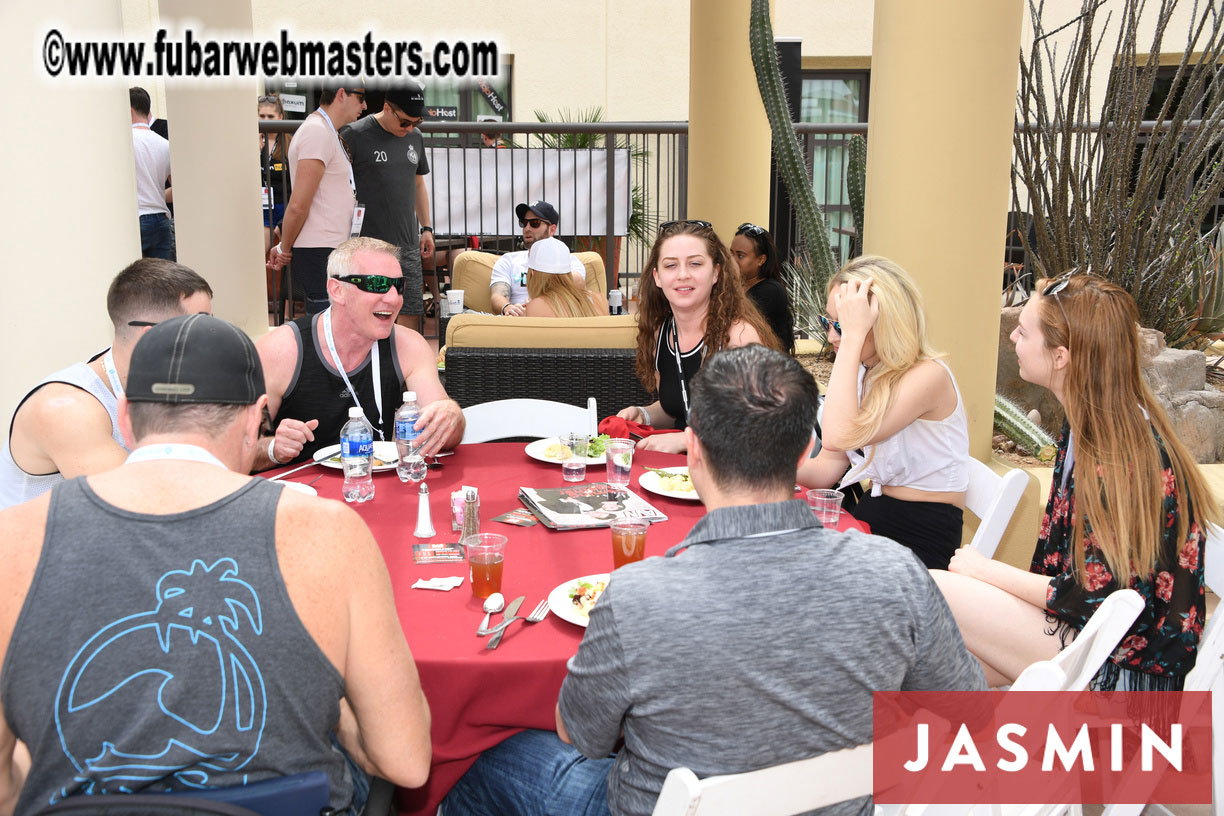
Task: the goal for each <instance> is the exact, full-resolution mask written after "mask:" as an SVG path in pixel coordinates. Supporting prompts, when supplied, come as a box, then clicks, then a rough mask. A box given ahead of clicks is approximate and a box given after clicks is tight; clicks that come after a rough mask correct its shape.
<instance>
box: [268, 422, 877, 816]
mask: <svg viewBox="0 0 1224 816" xmlns="http://www.w3.org/2000/svg"><path fill="white" fill-rule="evenodd" d="M438 461H439V462H440V463H441V464H442V467H440V468H431V469H430V470H429V471H428V475H427V477H426V480H425V484H426V485H428V487H429V491H430V495H429V504H430V510H431V516H432V521H433V526H434V529H435V530H436V535H434V536H433V537H432V538H417V537H416V536H415V535H414V532H415V529H416V524H417V509H418V487H417V486H416V485H414V484H411V483H407V484H405V483H402V482H400V480H399V478H398V477H397V476H396V473H395V471H394V470H389V471H386V472H383V473H377V474H375V477H374V483H375V494H374V498H373V499H372V500H371V501H368V502H365V503H362V504H353V505H350V506H351V507H353V508H354V509H355V510H356V511H357V513H358V514H359V515H360V516H361V517H362V518H363V519H364V520H365V522H366V524H367V525H369V528H370V530H371V531H372V532H373V534H374V538H375V539H376V540H377V542H378V546H379V548H380V549H381V550H382V554H383V558H384V560H385V561H386V564H387V570H388V572H389V573H390V576H391V583H392V587H393V588H394V592H395V604H396V608H397V610H398V612H399V618H400V623H401V625H402V626H403V629H404V634H405V636H406V637H407V640H408V645H409V647H410V648H411V649H412V655H413V658H414V659H415V661H416V665H417V670H418V671H419V672H420V677H421V687H422V689H423V690H424V692H425V696H426V699H427V700H428V701H429V707H430V714H431V717H432V724H431V738H432V743H433V760H432V767H431V769H430V775H429V781H428V782H427V783H426V784H425V785H424V786H423V787H421V788H416V789H413V790H401V791H400V792H399V795H398V797H397V804H398V806H399V809H400V812H401V813H412V814H416V813H421V814H433V813H435V811H436V809H437V805H438V803H439V802H440V801H441V800H442V798H443V797H445V796H446V794H447V792H448V791H449V790H450V788H451V787H452V786H453V785H454V783H455V782H456V781H457V780H458V779H459V777H460V776H462V775H463V774H464V772H466V771H467V769H468V768H469V767H471V765H472V763H474V762H475V761H476V758H477V757H478V756H479V755H480V753H481V752H482V751H484V750H486V749H488V748H491V747H493V746H494V745H497V744H498V743H500V742H501V741H503V740H505V739H506V738H508V737H510V736H512V735H513V734H515V733H517V732H518V731H521V730H522V729H525V728H542V729H548V730H553V729H554V728H555V727H556V724H555V719H554V716H555V715H554V711H555V707H556V703H557V695H558V693H559V692H560V690H561V682H562V680H564V679H565V673H566V661H567V660H568V659H569V658H570V657H571V656H572V655H573V654H574V653H575V652H576V651H577V650H578V645H579V643H580V642H581V641H582V634H583V632H584V631H585V630H584V629H583V628H581V627H579V626H577V625H575V624H573V623H569V622H567V621H564V620H562V619H560V618H559V617H557V616H556V615H554V614H551V613H550V614H549V615H548V616H547V617H546V618H545V619H544V620H543V621H541V622H539V623H525V622H520V623H516V624H513V625H512V626H511V627H510V628H509V629H507V631H506V633H505V635H504V636H503V639H502V642H501V644H500V645H499V646H498V648H497V649H494V650H490V649H488V648H486V647H487V645H488V643H489V640H490V638H488V637H479V636H478V635H477V634H476V629H477V628H478V626H479V625H480V623H481V621H482V619H483V618H484V612H483V610H482V604H483V601H482V600H481V599H479V598H475V597H473V595H472V588H471V584H470V580H469V578H468V570H467V564H466V563H464V562H452V563H441V564H416V563H414V561H413V557H412V547H413V545H414V544H438V543H448V542H455V541H458V539H459V533H458V532H455V531H453V530H452V528H451V514H450V496H451V492H452V491H455V490H459V489H460V488H461V487H474V488H476V489H477V490H478V491H479V495H480V520H481V524H480V530H481V532H497V533H501V534H503V535H505V536H506V537H507V538H508V539H509V542H508V543H507V545H506V556H505V563H504V566H503V571H502V588H501V592H502V594H503V595H504V596H505V598H506V601H507V603H509V602H510V601H511V600H513V599H515V598H518V597H519V596H523V598H524V600H523V602H522V606H521V607H520V609H519V614H520V615H527V614H528V613H530V612H531V611H532V610H533V609H534V608H535V607H536V605H537V604H538V603H539V602H540V601H542V600H544V599H545V598H547V597H548V594H549V592H551V591H552V590H553V589H554V588H555V587H557V586H559V585H560V584H562V583H565V582H567V581H569V580H572V579H574V578H578V577H581V576H585V575H590V574H594V573H604V572H611V571H612V542H611V533H610V531H609V530H608V529H607V528H595V529H584V530H550V529H548V528H547V527H545V526H544V525H543V524H537V525H535V526H531V527H518V526H514V525H511V524H507V523H505V522H497V521H493V520H492V519H493V518H494V517H495V516H499V515H501V514H503V513H506V512H508V511H511V510H515V509H520V508H522V507H523V504H522V502H521V501H520V500H519V498H518V492H519V488H520V487H532V488H555V487H562V486H565V485H567V484H572V483H567V482H564V481H562V478H561V466H560V464H557V463H549V462H542V461H537V460H535V459H533V458H531V457H529V456H528V455H527V453H526V451H525V446H524V444H523V443H504V442H503V443H482V444H472V445H461V446H459V447H458V448H456V449H455V451H454V453H453V454H451V455H449V456H445V457H442V458H440V459H439V460H438ZM684 463H685V457H684V456H682V455H676V454H666V453H658V452H654V451H636V452H635V454H634V457H633V467H632V472H631V476H630V484H629V488H630V489H631V490H632V491H633V492H634V493H636V494H637V495H638V496H640V497H642V498H643V499H645V500H646V501H648V502H649V503H650V504H651V505H653V506H654V507H655V508H656V509H657V510H659V511H660V512H662V513H663V514H664V515H666V516H667V520H666V521H659V522H655V523H654V524H652V525H651V526H650V529H649V532H648V535H647V541H646V556H647V557H648V558H649V557H652V556H661V555H663V554H664V553H665V552H666V551H667V550H668V549H669V548H671V547H672V546H674V545H675V544H677V543H679V542H680V541H681V540H683V539H684V537H685V536H686V535H687V534H688V532H689V530H690V529H692V527H693V525H694V524H695V523H696V521H697V520H698V519H699V518H701V516H702V515H704V514H705V508H704V506H703V505H702V504H701V502H700V501H698V500H696V498H695V497H694V498H693V499H676V498H671V497H668V496H663V495H656V494H654V493H651V492H648V491H646V490H644V489H643V488H642V487H641V486H640V485H639V484H638V480H639V478H640V477H641V475H642V474H643V473H645V472H646V471H645V467H654V468H662V467H670V466H675V465H683V464H684ZM276 473H277V471H271V472H269V473H268V474H267V475H269V476H275V475H276ZM320 475H321V478H318V480H317V481H315V482H314V483H313V487H314V489H315V490H316V491H317V492H318V494H319V496H321V497H323V498H329V499H340V498H341V486H342V484H343V477H342V475H341V471H340V470H338V469H334V468H331V467H324V466H318V467H315V468H309V469H307V470H304V471H301V472H299V473H294V474H292V475H289V476H288V477H287V479H286V480H287V481H300V482H310V481H311V480H314V479H315V478H316V476H320ZM604 479H605V467H604V466H603V465H591V466H588V467H587V473H586V481H587V482H602V481H604ZM839 528H840V529H843V530H846V529H852V528H854V529H860V530H861V529H865V525H862V524H861V523H859V522H857V521H856V520H855V519H853V518H852V517H850V516H849V515H848V514H845V513H843V514H842V517H841V521H840V523H839ZM443 576H463V578H464V580H463V583H462V584H460V585H459V586H458V587H457V588H455V589H451V590H447V591H440V590H432V589H414V588H413V584H414V583H416V582H417V581H418V580H419V579H429V578H434V577H443ZM501 617H502V616H501V615H500V614H495V615H493V623H496V622H497V621H499V620H500V619H501Z"/></svg>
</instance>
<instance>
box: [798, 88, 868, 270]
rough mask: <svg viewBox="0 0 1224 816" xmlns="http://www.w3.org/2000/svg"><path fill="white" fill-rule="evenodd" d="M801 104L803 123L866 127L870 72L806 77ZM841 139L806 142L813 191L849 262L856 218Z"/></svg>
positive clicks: (844, 138)
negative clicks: (858, 123)
mask: <svg viewBox="0 0 1224 816" xmlns="http://www.w3.org/2000/svg"><path fill="white" fill-rule="evenodd" d="M802 76H803V86H802V90H801V96H800V101H799V119H800V121H802V122H817V123H826V124H841V123H855V122H866V121H867V95H868V94H867V92H868V86H869V84H870V83H869V80H870V73H869V72H868V71H804V72H803V75H802ZM848 138H849V137H847V136H843V135H840V134H830V135H822V134H809V135H808V137H807V138H806V139H805V140H804V146H805V148H806V151H807V160H808V162H809V164H810V166H811V168H812V191H813V193H815V195H816V201H817V202H819V203H820V206H821V207H823V208H824V211H825V219H826V220H827V221H828V225H829V231H830V233H831V235H830V242H831V243H832V244H833V246H834V247H835V248H836V249H837V251H838V258H839V259H848V258H849V257H850V250H851V245H852V243H853V241H854V216H853V215H852V214H851V212H850V198H849V194H848V192H847V190H846V155H847V154H846V142H847V139H848Z"/></svg>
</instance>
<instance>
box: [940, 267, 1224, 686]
mask: <svg viewBox="0 0 1224 816" xmlns="http://www.w3.org/2000/svg"><path fill="white" fill-rule="evenodd" d="M1037 291H1038V292H1039V293H1040V294H1038V295H1034V296H1033V297H1032V298H1031V299H1030V300H1029V302H1028V303H1027V304H1026V305H1025V307H1024V309H1023V311H1021V313H1020V322H1019V325H1018V326H1017V327H1016V330H1015V331H1013V332H1012V335H1011V339H1012V342H1014V343H1015V344H1016V357H1017V359H1018V360H1019V363H1020V376H1021V377H1023V378H1024V379H1025V380H1028V381H1029V382H1031V383H1035V384H1037V385H1042V386H1045V387H1046V388H1049V389H1050V390H1051V391H1052V392H1054V396H1055V397H1057V398H1058V401H1059V402H1061V403H1062V405H1063V407H1064V408H1065V409H1066V412H1067V419H1066V421H1065V422H1064V423H1063V430H1062V435H1061V436H1060V438H1059V442H1058V453H1057V455H1056V456H1055V460H1054V476H1053V483H1052V484H1051V486H1050V498H1049V501H1048V502H1047V504H1046V510H1045V515H1044V517H1043V518H1042V520H1041V530H1040V532H1039V534H1038V538H1037V547H1036V549H1035V550H1034V552H1033V559H1032V563H1031V565H1030V567H1029V570H1028V571H1027V572H1026V571H1024V570H1020V569H1016V568H1015V567H1012V566H1009V565H1007V564H1004V563H1002V562H1001V561H992V560H990V559H988V558H984V557H983V556H982V555H981V554H979V553H978V552H977V551H976V550H974V549H973V548H971V547H965V548H962V549H961V550H959V551H957V554H956V555H955V556H954V557H953V559H952V563H951V564H950V565H949V566H948V569H949V571H950V572H947V573H932V576H933V577H934V578H935V583H936V584H938V585H939V588H940V589H941V590H943V593H944V597H946V598H947V600H948V605H949V606H950V607H951V609H952V613H953V615H955V616H956V622H957V624H959V626H960V630H961V634H962V636H963V637H964V639H965V646H966V647H968V649H969V651H970V652H972V653H973V654H974V655H975V656H976V657H977V658H978V659H979V660H980V661H981V662H982V666H983V668H984V669H985V671H986V679H987V681H988V682H990V684H991V685H992V686H995V685H1000V684H1003V683H1010V682H1011V681H1012V680H1014V679H1015V678H1016V676H1017V675H1019V674H1020V672H1021V671H1023V670H1024V668H1025V667H1026V666H1028V665H1029V664H1030V663H1034V662H1036V661H1038V660H1047V659H1049V658H1051V657H1053V656H1054V655H1055V654H1057V653H1058V651H1059V650H1060V649H1062V648H1063V647H1064V646H1066V645H1067V643H1069V642H1070V641H1071V640H1072V639H1074V637H1075V636H1076V635H1077V634H1078V633H1079V631H1080V629H1082V628H1083V626H1084V624H1085V623H1086V622H1087V621H1088V618H1089V617H1090V616H1091V615H1092V613H1093V612H1095V611H1096V608H1097V607H1098V606H1099V605H1100V603H1101V601H1103V600H1104V599H1105V597H1106V596H1107V595H1109V594H1110V593H1111V592H1113V591H1114V590H1117V589H1123V588H1127V587H1129V588H1130V589H1134V590H1136V591H1137V592H1138V593H1139V594H1140V595H1142V596H1143V598H1144V600H1145V601H1146V605H1145V607H1144V610H1143V612H1141V613H1140V615H1139V618H1138V619H1137V620H1136V621H1135V624H1134V626H1133V627H1131V630H1130V631H1129V632H1128V633H1127V636H1126V637H1125V638H1123V639H1122V642H1121V644H1120V646H1119V647H1118V650H1117V651H1116V652H1115V653H1114V654H1113V656H1112V657H1111V658H1110V660H1109V661H1108V662H1106V664H1105V666H1104V668H1102V670H1101V672H1100V673H1099V674H1098V675H1097V677H1096V679H1095V680H1094V682H1093V687H1094V688H1099V689H1103V690H1110V689H1114V688H1117V689H1119V690H1138V691H1147V690H1151V691H1158V690H1163V689H1180V688H1181V687H1182V685H1183V682H1184V680H1185V677H1186V673H1187V672H1188V671H1189V670H1190V669H1191V668H1193V667H1194V661H1195V655H1196V653H1197V649H1198V642H1199V635H1200V634H1201V633H1202V630H1203V616H1204V614H1205V611H1206V610H1205V599H1204V592H1203V590H1204V583H1203V550H1204V543H1205V540H1206V536H1205V533H1204V527H1205V525H1206V524H1207V523H1209V522H1211V523H1216V522H1218V520H1219V518H1220V508H1219V505H1218V504H1217V503H1216V500H1215V499H1214V498H1213V497H1212V496H1211V494H1210V493H1209V491H1208V489H1207V485H1206V483H1205V482H1204V481H1203V478H1202V476H1201V475H1200V474H1199V471H1198V468H1197V467H1196V466H1195V463H1194V458H1193V457H1192V456H1191V455H1190V452H1189V451H1188V450H1187V449H1186V447H1185V445H1183V444H1182V443H1181V441H1180V440H1179V439H1178V438H1177V436H1176V434H1175V433H1174V432H1173V426H1172V425H1171V424H1170V422H1169V418H1168V416H1167V415H1166V414H1165V411H1164V409H1163V408H1162V407H1161V406H1160V404H1159V403H1158V402H1157V401H1156V398H1155V397H1154V396H1153V395H1152V391H1151V389H1149V388H1148V386H1147V383H1146V382H1145V381H1144V379H1143V374H1142V372H1141V371H1140V370H1139V336H1138V331H1137V330H1136V326H1137V322H1138V319H1139V313H1138V310H1137V309H1136V308H1135V302H1134V301H1133V300H1131V297H1130V295H1129V294H1127V292H1126V291H1125V290H1124V289H1122V288H1121V287H1119V286H1117V285H1115V284H1113V283H1110V282H1109V281H1107V280H1105V279H1103V278H1099V277H1096V276H1094V275H1090V274H1077V275H1067V276H1064V277H1062V278H1059V279H1058V280H1055V281H1040V282H1039V283H1038V285H1037ZM1077 487H1078V489H1077Z"/></svg>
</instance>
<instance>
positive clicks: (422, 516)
mask: <svg viewBox="0 0 1224 816" xmlns="http://www.w3.org/2000/svg"><path fill="white" fill-rule="evenodd" d="M413 535H415V536H416V537H417V538H433V537H434V536H435V535H437V531H436V530H434V526H433V518H432V517H431V516H430V513H429V485H427V484H425V483H424V482H421V489H420V491H419V492H418V493H417V525H416V532H415V533H413Z"/></svg>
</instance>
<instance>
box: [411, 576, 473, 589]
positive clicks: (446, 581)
mask: <svg viewBox="0 0 1224 816" xmlns="http://www.w3.org/2000/svg"><path fill="white" fill-rule="evenodd" d="M462 583H463V576H462V575H452V576H449V577H446V578H430V579H428V580H426V579H424V578H419V579H417V582H416V583H415V584H413V585H412V588H413V589H440V590H442V591H443V592H449V591H450V590H452V589H454V588H455V587H457V586H459V585H460V584H462Z"/></svg>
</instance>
